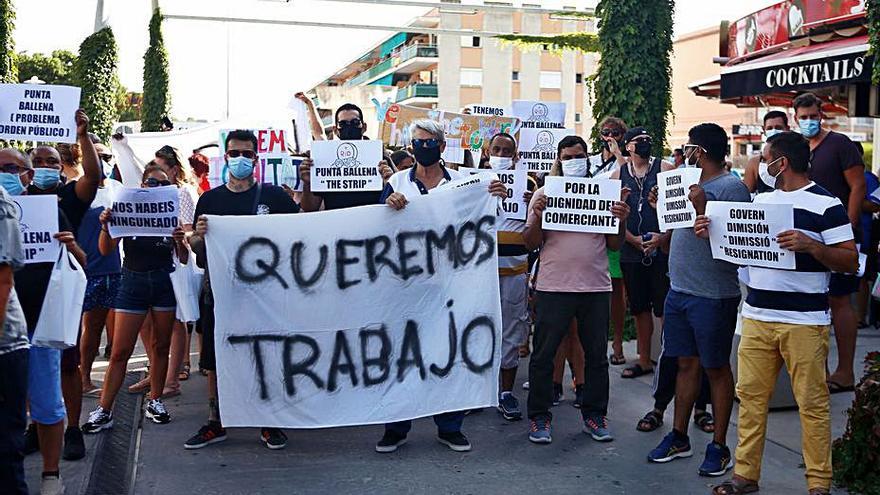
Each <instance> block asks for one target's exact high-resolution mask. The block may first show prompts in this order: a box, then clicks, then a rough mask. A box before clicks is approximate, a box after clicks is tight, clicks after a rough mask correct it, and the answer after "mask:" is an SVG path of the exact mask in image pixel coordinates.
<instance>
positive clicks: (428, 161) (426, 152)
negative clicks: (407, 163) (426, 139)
mask: <svg viewBox="0 0 880 495" xmlns="http://www.w3.org/2000/svg"><path fill="white" fill-rule="evenodd" d="M413 155H414V156H415V157H416V161H417V162H419V165H421V166H423V167H430V166H431V165H433V164H435V163H437V162H439V161H440V147H439V146H437V147H435V148H425V147H421V148H414V149H413Z"/></svg>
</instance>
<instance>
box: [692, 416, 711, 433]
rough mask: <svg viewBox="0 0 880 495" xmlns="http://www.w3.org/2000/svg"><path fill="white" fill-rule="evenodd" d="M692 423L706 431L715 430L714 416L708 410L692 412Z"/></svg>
mask: <svg viewBox="0 0 880 495" xmlns="http://www.w3.org/2000/svg"><path fill="white" fill-rule="evenodd" d="M694 424H695V425H697V426H698V427H699V428H700V429H701V430H703V431H704V432H706V433H714V432H715V418H713V417H712V413H710V412H709V411H702V412H699V413H697V414H694Z"/></svg>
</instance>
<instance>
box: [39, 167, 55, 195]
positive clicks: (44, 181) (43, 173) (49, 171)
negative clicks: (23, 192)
mask: <svg viewBox="0 0 880 495" xmlns="http://www.w3.org/2000/svg"><path fill="white" fill-rule="evenodd" d="M60 181H61V171H60V170H56V169H54V168H38V169H36V170H34V185H35V186H37V187H38V188H40V189H42V190H44V191H45V190H47V189H52V188H53V187H54V186H56V185H58V182H60Z"/></svg>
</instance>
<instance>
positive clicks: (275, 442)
mask: <svg viewBox="0 0 880 495" xmlns="http://www.w3.org/2000/svg"><path fill="white" fill-rule="evenodd" d="M260 440H262V441H263V443H264V444H266V448H268V449H269V450H281V449H283V448H284V447H287V435H285V434H284V432H283V431H281V430H279V429H278V428H261V429H260Z"/></svg>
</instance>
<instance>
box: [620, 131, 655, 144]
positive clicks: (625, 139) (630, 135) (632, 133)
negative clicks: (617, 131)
mask: <svg viewBox="0 0 880 495" xmlns="http://www.w3.org/2000/svg"><path fill="white" fill-rule="evenodd" d="M642 135H647V136H648V137H650V136H651V135H650V134H649V133H648V131H647V130H646V129H645V128H644V127H633V128H631V129H630V130H628V131H626V133H625V134H624V135H623V144H627V143H629V142H630V141H632V140H633V138H635V137H636V136H642Z"/></svg>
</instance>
